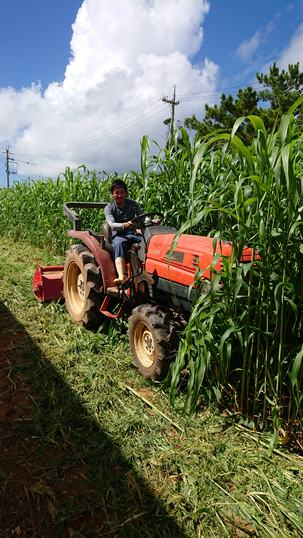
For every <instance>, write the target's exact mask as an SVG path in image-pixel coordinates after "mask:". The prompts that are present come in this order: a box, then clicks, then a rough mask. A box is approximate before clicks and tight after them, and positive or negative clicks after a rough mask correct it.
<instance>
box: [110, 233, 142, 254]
mask: <svg viewBox="0 0 303 538" xmlns="http://www.w3.org/2000/svg"><path fill="white" fill-rule="evenodd" d="M140 241H142V235H137V234H135V233H134V232H132V231H131V230H125V232H121V233H120V234H119V235H115V237H114V238H113V240H112V243H113V246H114V254H115V259H116V258H126V257H127V253H128V251H129V250H130V248H131V246H132V245H133V244H134V243H140Z"/></svg>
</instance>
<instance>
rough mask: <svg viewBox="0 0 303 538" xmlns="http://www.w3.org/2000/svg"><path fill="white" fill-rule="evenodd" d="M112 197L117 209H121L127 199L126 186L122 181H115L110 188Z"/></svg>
mask: <svg viewBox="0 0 303 538" xmlns="http://www.w3.org/2000/svg"><path fill="white" fill-rule="evenodd" d="M110 192H111V193H112V197H113V199H114V201H115V202H116V204H117V206H118V207H123V206H124V204H125V200H126V198H127V194H128V193H127V186H126V184H125V183H124V181H122V179H116V180H115V181H114V182H113V183H112V185H111V188H110Z"/></svg>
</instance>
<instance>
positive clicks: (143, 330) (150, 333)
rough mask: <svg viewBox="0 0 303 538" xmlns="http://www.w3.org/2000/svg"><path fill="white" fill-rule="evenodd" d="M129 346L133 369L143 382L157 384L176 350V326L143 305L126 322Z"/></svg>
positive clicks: (158, 310)
mask: <svg viewBox="0 0 303 538" xmlns="http://www.w3.org/2000/svg"><path fill="white" fill-rule="evenodd" d="M128 326H129V344H130V348H131V352H132V354H133V358H134V363H135V366H136V367H137V368H138V370H139V372H140V374H142V375H143V376H144V377H145V378H146V379H151V380H152V381H160V380H161V379H163V378H164V377H165V376H166V374H167V372H168V368H169V365H170V363H171V361H172V360H173V359H174V358H175V355H176V351H177V338H176V331H175V326H174V324H173V322H172V320H171V318H170V316H169V314H168V313H167V312H165V311H164V310H162V309H161V308H160V307H159V306H154V305H151V304H143V305H140V306H138V307H137V308H135V309H134V310H133V313H132V315H131V316H130V317H129V319H128Z"/></svg>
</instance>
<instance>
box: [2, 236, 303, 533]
mask: <svg viewBox="0 0 303 538" xmlns="http://www.w3.org/2000/svg"><path fill="white" fill-rule="evenodd" d="M38 262H39V263H41V262H42V263H50V262H51V263H58V262H60V260H59V259H54V258H51V257H49V256H48V255H47V253H45V252H42V251H40V250H38V249H35V248H33V247H29V246H27V245H26V244H25V243H17V244H12V243H11V241H10V240H9V239H5V238H2V239H1V246H0V297H1V301H2V303H3V306H2V309H1V313H0V316H1V319H0V321H1V325H0V328H1V327H4V326H5V323H6V320H7V319H8V320H9V323H8V324H7V326H6V332H5V334H4V332H3V333H1V334H2V335H3V337H4V336H5V338H6V341H9V342H11V343H8V344H7V345H8V348H7V350H8V351H7V352H6V354H5V358H6V359H7V360H8V361H9V363H8V362H7V361H6V360H4V358H3V364H2V365H1V369H2V372H1V373H3V372H4V371H5V373H6V376H8V377H9V380H8V383H9V384H10V388H11V394H12V396H16V392H17V391H18V390H19V387H20V383H21V381H22V380H23V379H25V380H26V383H27V385H26V386H27V389H29V388H30V393H27V394H26V396H28V398H29V400H30V403H31V407H30V408H29V410H28V412H27V413H25V411H26V409H27V407H26V406H24V413H25V414H24V416H23V415H21V416H20V417H19V418H18V420H17V419H16V420H15V422H14V433H15V435H17V436H18V437H17V438H16V437H12V438H11V440H6V439H5V438H4V436H3V434H2V432H0V442H1V444H2V445H3V447H6V448H9V450H10V451H12V453H11V457H13V451H14V450H16V446H19V444H22V443H23V445H24V446H26V447H27V450H26V451H25V452H22V457H21V456H20V454H18V456H19V467H18V468H19V470H20V473H18V472H17V475H16V476H15V477H13V475H11V473H10V470H9V469H8V468H7V469H6V468H3V463H1V464H0V467H1V471H0V485H1V486H0V487H1V489H0V507H1V506H2V510H0V512H1V515H2V519H1V524H0V529H1V530H0V535H1V533H2V535H3V536H6V535H11V533H12V531H14V532H15V529H16V528H17V527H18V526H20V527H21V530H22V531H26V532H24V534H25V535H28V536H32V535H33V530H35V532H36V533H37V536H43V535H48V536H107V535H108V536H125V537H131V536H138V537H139V536H140V537H141V536H142V537H144V536H146V537H154V536H159V537H161V538H162V537H166V536H188V537H194V536H201V537H202V536H203V537H214V536H220V537H221V536H236V537H240V536H241V537H242V536H243V537H244V536H262V537H263V536H265V537H267V536H270V537H275V538H276V537H285V538H286V537H289V536H300V535H302V533H303V524H302V521H303V486H302V479H303V462H302V458H300V457H298V456H294V455H292V454H290V453H287V452H286V455H287V457H283V455H278V454H277V455H273V456H269V455H268V451H267V450H266V449H265V448H264V447H263V446H262V445H261V442H263V443H264V442H265V443H268V439H267V438H266V436H265V435H262V436H261V435H256V434H253V433H250V432H249V431H248V430H244V429H243V430H242V429H239V427H236V426H235V425H234V424H233V423H232V421H231V420H230V419H228V418H226V417H223V416H220V415H219V414H218V413H217V412H213V411H211V410H210V409H205V410H203V411H200V412H199V413H197V414H196V415H195V416H193V417H192V418H190V419H189V418H185V417H184V416H181V415H179V414H178V413H177V412H176V411H174V410H173V409H172V408H171V407H170V405H169V397H168V394H167V393H165V392H164V391H163V390H162V389H161V387H160V386H155V385H151V384H149V383H148V382H146V381H145V380H144V379H143V378H142V377H140V375H139V374H138V373H137V371H136V370H135V368H134V367H133V366H132V359H131V356H130V354H129V350H128V343H127V335H126V331H125V327H124V325H123V324H122V323H119V324H118V323H117V324H112V325H111V328H110V329H109V332H108V333H104V334H102V332H100V333H97V334H94V333H89V332H87V331H85V330H82V329H81V328H79V327H77V326H76V325H74V324H73V323H72V321H71V320H70V318H69V317H68V315H67V314H66V313H65V310H64V305H59V304H49V305H47V306H45V305H39V304H38V303H37V302H36V300H35V298H34V296H33V294H32V291H31V278H32V273H33V269H34V266H35V265H36V263H38ZM16 335H19V339H18V338H17V339H16ZM0 356H1V354H0ZM16 356H18V357H19V359H18V360H17V361H15V360H14V358H15V357H16ZM3 357H4V356H3ZM8 364H9V366H8ZM146 400H147V401H148V402H150V404H151V405H150V404H149V405H147V404H146ZM3 401H4V400H3V399H2V405H4V406H5V405H6V403H7V404H8V403H9V402H5V401H4V403H3ZM17 411H18V410H17ZM17 411H15V412H17ZM21 411H22V410H20V413H21ZM29 411H31V412H30V413H29ZM163 415H165V416H163ZM175 426H177V427H175ZM180 430H181V431H180ZM182 432H183V433H182ZM256 437H257V439H256ZM8 443H10V444H8ZM27 443H29V444H28V445H27ZM280 451H281V454H283V448H282V447H281V448H280ZM5 461H6V460H5ZM7 461H9V460H7ZM23 466H24V469H27V472H28V473H29V475H27V476H30V477H31V481H29V482H28V483H27V486H26V487H27V489H26V492H27V494H26V492H25V493H24V504H21V501H20V498H21V494H20V489H22V491H23V490H24V487H23V485H24V480H23V478H24V477H23V476H22V473H21V469H23ZM24 472H25V470H24ZM14 491H15V493H17V492H19V493H18V494H17V498H18V495H19V501H20V502H19V506H18V509H17V508H16V505H15V501H14V499H13V498H12V494H13V492H14ZM25 501H26V503H27V504H26V503H25ZM37 503H38V504H39V506H40V512H39V511H37ZM20 506H21V507H23V512H22V511H21V512H20ZM14 507H15V509H16V511H15V512H14V510H13V508H14ZM42 507H44V509H43V508H42ZM45 507H46V508H45ZM43 510H45V513H44V512H43ZM20 513H21V514H22V522H20ZM39 513H40V520H39V518H38V516H37V514H39ZM46 533H47V534H46Z"/></svg>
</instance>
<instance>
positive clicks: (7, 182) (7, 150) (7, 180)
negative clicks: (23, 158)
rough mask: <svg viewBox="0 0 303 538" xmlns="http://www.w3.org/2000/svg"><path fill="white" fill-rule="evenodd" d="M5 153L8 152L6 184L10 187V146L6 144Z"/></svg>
mask: <svg viewBox="0 0 303 538" xmlns="http://www.w3.org/2000/svg"><path fill="white" fill-rule="evenodd" d="M5 153H6V186H7V187H9V175H10V170H9V146H6V150H5Z"/></svg>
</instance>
